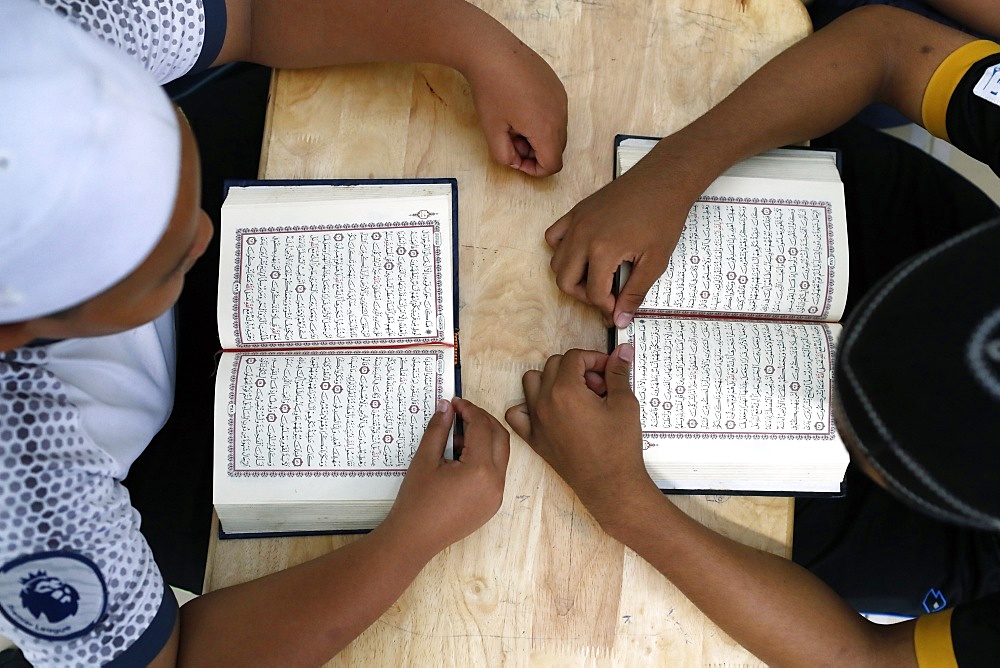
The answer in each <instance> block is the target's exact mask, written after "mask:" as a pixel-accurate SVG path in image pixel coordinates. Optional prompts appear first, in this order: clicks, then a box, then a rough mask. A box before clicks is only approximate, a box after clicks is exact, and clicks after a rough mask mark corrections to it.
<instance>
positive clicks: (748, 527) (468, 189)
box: [206, 0, 810, 667]
mask: <svg viewBox="0 0 1000 668" xmlns="http://www.w3.org/2000/svg"><path fill="white" fill-rule="evenodd" d="M477 4H479V5H480V6H481V7H483V8H484V9H485V10H486V11H488V12H490V13H491V14H492V15H493V16H495V17H496V18H497V19H498V20H500V21H501V22H502V23H503V24H504V25H506V26H507V27H508V28H510V29H511V30H512V31H513V32H514V33H515V34H517V35H518V36H519V37H520V38H521V39H522V40H523V41H524V42H525V43H526V44H528V45H529V46H531V47H532V48H534V49H535V50H536V51H537V52H538V53H540V54H541V55H542V56H543V57H544V58H545V59H546V60H547V61H548V62H549V63H550V64H551V65H552V67H553V69H554V70H555V71H556V73H557V74H558V75H559V76H560V78H561V79H562V81H563V82H564V84H565V86H566V90H567V93H568V95H569V142H568V145H567V147H566V152H565V155H564V160H565V162H564V168H563V170H562V172H560V173H559V174H557V175H556V176H553V177H550V178H546V179H533V178H531V177H528V176H524V175H523V174H520V173H518V172H515V171H513V170H512V169H510V168H508V167H501V166H497V165H494V164H493V163H492V162H491V161H490V160H489V156H488V155H487V149H486V143H485V140H484V139H483V137H482V135H481V133H480V130H479V125H478V121H477V119H476V116H475V112H474V109H473V106H472V101H471V96H470V91H469V86H468V84H467V83H466V81H465V80H464V79H463V78H462V77H461V75H459V74H458V73H456V72H454V71H452V70H449V69H447V68H443V67H439V66H431V65H365V66H346V67H338V68H330V69H317V70H302V71H279V72H277V73H276V74H275V77H274V80H273V83H272V90H271V101H270V109H269V117H268V127H267V130H266V133H265V140H264V151H263V156H262V164H261V176H262V177H263V178H366V177H375V178H392V177H414V176H419V177H433V176H453V177H456V178H457V179H458V183H459V223H460V232H459V246H460V250H459V254H460V257H459V263H460V304H461V312H460V324H461V350H462V383H463V394H464V396H465V397H466V398H468V399H470V400H472V401H474V402H475V403H477V404H479V405H481V406H483V407H484V408H486V409H487V410H489V411H490V412H492V413H493V414H494V415H497V416H502V415H503V413H504V411H505V410H506V409H507V408H508V407H509V406H511V405H514V404H515V403H519V402H520V399H521V385H520V378H521V374H522V373H523V372H524V371H526V370H527V369H530V368H539V367H540V366H541V365H542V363H543V362H544V360H545V358H546V357H547V356H548V355H551V354H553V353H558V352H563V351H565V350H566V349H568V348H573V347H582V348H597V349H604V347H605V345H606V333H605V330H604V329H603V327H602V325H601V322H600V319H599V317H598V316H597V314H596V312H594V311H593V310H591V309H589V308H587V307H584V306H582V305H581V304H578V303H576V302H574V301H573V300H572V299H570V298H568V297H566V296H565V295H562V294H561V293H560V292H559V291H558V289H557V288H556V286H555V283H554V281H553V275H552V273H551V271H550V269H549V258H550V252H549V249H548V247H547V246H546V245H545V242H544V239H543V237H542V234H543V232H544V230H545V228H546V227H548V226H549V225H551V224H552V223H553V222H554V221H555V220H556V219H557V218H559V217H560V216H561V215H562V214H564V213H565V212H566V211H568V210H569V209H570V208H571V207H572V206H573V205H574V204H575V203H576V202H578V201H579V200H580V199H582V198H584V197H586V196H587V195H589V194H590V193H592V192H593V191H594V190H596V189H598V188H599V187H600V186H602V185H603V184H605V183H607V182H608V181H609V180H610V178H611V170H612V149H613V139H614V135H615V134H616V133H631V134H641V135H653V136H662V135H665V134H669V133H670V132H672V131H675V130H677V129H679V128H680V127H682V126H684V125H685V124H687V123H688V122H690V121H691V120H693V119H694V118H696V117H697V116H699V115H700V114H701V113H703V112H704V111H705V110H706V109H708V108H709V107H710V106H712V105H713V104H715V103H716V102H718V101H719V100H720V99H722V98H723V97H724V96H725V95H726V94H727V93H728V92H729V91H730V90H732V89H733V88H734V87H735V86H736V85H738V84H739V83H740V82H741V81H742V80H743V79H745V78H746V77H747V76H749V75H750V73H751V72H753V71H754V70H755V69H756V68H758V67H760V65H762V64H763V63H764V62H766V61H767V60H768V59H769V58H771V57H772V56H774V55H775V54H776V53H778V52H779V51H781V50H783V49H784V48H786V47H787V46H788V45H790V44H791V43H793V42H794V41H796V40H798V39H801V38H802V37H804V36H805V35H806V34H807V33H808V32H809V30H810V25H809V20H808V16H807V15H806V13H805V10H804V8H803V7H802V5H801V3H800V2H799V1H798V0H756V1H755V0H743V1H742V2H740V1H739V0H655V1H650V2H646V1H643V0H618V1H614V2H612V1H610V0H607V1H602V0H593V1H575V2H569V1H566V0H540V1H537V2H535V1H531V0H521V1H513V2H512V1H508V2H501V1H499V0H494V1H489V0H482V1H480V2H478V3H477ZM775 103H776V104H780V100H776V102H775ZM667 178H669V176H667ZM511 449H512V452H511V459H510V467H509V471H508V478H507V490H506V495H505V499H504V504H503V507H502V508H501V509H500V511H499V512H498V513H497V515H496V516H495V517H494V518H493V519H492V520H491V521H490V522H489V523H488V524H486V526H484V527H483V528H482V529H481V530H480V531H478V532H477V533H475V534H473V535H472V536H470V537H469V538H467V539H465V540H464V541H462V542H460V543H458V544H456V545H453V546H452V547H451V548H449V549H447V550H446V551H444V552H443V553H441V554H440V555H438V556H437V557H436V558H435V559H434V560H433V561H432V562H431V563H430V564H429V565H428V566H427V567H426V568H425V569H424V570H423V572H422V573H421V575H420V576H419V578H418V579H417V580H416V581H415V582H414V583H413V585H412V586H411V587H410V588H409V589H408V591H407V592H406V593H405V594H404V595H403V596H402V598H400V599H399V601H398V602H397V603H396V604H395V605H393V606H392V608H391V609H390V610H389V611H388V612H386V613H385V614H384V615H383V616H382V617H381V618H380V619H379V620H378V621H376V622H375V623H374V624H373V625H372V626H371V628H369V629H368V631H366V632H365V633H364V634H362V635H361V636H360V637H359V638H358V639H357V640H356V641H355V642H354V643H352V644H351V645H350V646H349V647H348V648H347V649H346V650H345V651H343V652H342V653H341V654H340V655H339V656H337V657H336V658H335V659H334V660H333V661H331V662H330V664H329V665H331V666H341V665H344V666H346V665H352V666H732V667H736V666H758V665H761V663H760V662H759V661H758V660H757V659H755V658H754V657H753V656H752V655H750V654H749V653H748V652H746V651H745V650H743V649H742V648H741V647H739V646H738V645H736V644H735V643H734V642H733V641H732V640H730V639H729V638H728V637H727V636H726V635H725V634H724V633H723V632H722V631H720V630H719V629H718V628H717V627H716V626H715V625H714V624H712V623H711V622H710V621H708V620H707V619H706V618H705V617H704V616H703V615H702V614H701V613H700V612H699V611H698V610H697V609H696V608H695V607H694V606H692V605H691V604H690V603H689V602H688V601H687V600H686V599H685V598H684V597H683V596H682V595H681V594H680V593H679V592H678V591H677V590H676V589H674V588H673V586H672V585H670V583H668V582H667V581H666V580H665V579H664V578H663V577H662V576H660V575H659V574H658V573H657V572H656V571H655V570H653V569H652V568H650V567H649V565H648V564H646V563H645V562H644V561H643V560H641V559H639V558H638V557H636V556H635V554H634V553H632V552H631V551H630V550H628V549H626V548H624V547H623V546H622V545H621V544H619V543H617V542H616V541H614V540H612V539H610V538H609V537H607V536H606V535H605V534H604V533H603V532H602V531H601V530H600V528H599V527H598V526H597V524H596V523H595V522H594V520H593V519H592V518H591V517H590V515H589V514H588V513H587V511H586V510H585V509H584V508H583V506H582V505H581V504H580V502H579V501H578V500H577V499H576V497H575V496H574V495H573V493H572V492H571V491H570V490H569V488H568V487H567V486H566V485H565V484H564V483H563V482H562V481H561V480H560V479H559V478H558V476H556V475H555V474H554V473H553V472H552V471H551V470H550V469H549V468H548V467H547V466H546V465H545V464H544V462H542V461H541V459H540V458H539V457H537V456H536V455H535V454H534V453H533V452H532V451H531V449H530V448H529V447H528V446H527V445H525V444H524V443H523V442H522V441H521V440H520V439H518V438H517V437H514V436H512V438H511ZM674 500H675V501H676V502H677V503H678V505H680V506H681V507H682V508H683V509H684V510H685V511H686V512H688V513H689V514H691V515H693V516H694V517H695V518H697V519H698V520H699V521H701V522H703V523H705V524H707V525H709V526H711V527H713V528H715V529H716V530H718V531H721V532H722V533H725V534H726V535H729V536H731V537H733V538H735V539H737V540H740V541H742V542H744V543H747V544H749V545H753V546H756V547H759V548H762V549H765V550H770V551H772V552H775V553H779V554H786V555H787V554H788V553H789V552H790V545H791V508H792V504H791V502H790V501H789V500H788V499H780V498H750V497H726V496H717V497H704V496H697V497H695V496H690V497H674ZM442 512H447V509H446V508H445V509H442ZM353 539H354V538H352V537H343V536H325V537H310V538H279V539H253V540H233V541H217V540H215V539H214V538H213V540H212V545H211V548H210V555H209V563H208V570H207V573H206V590H212V589H218V588H221V587H224V586H227V585H230V584H235V583H238V582H243V581H246V580H249V579H252V578H255V577H258V576H261V575H264V574H266V573H270V572H273V571H276V570H278V569H282V568H285V567H288V566H290V565H293V564H296V563H300V562H302V561H305V560H307V559H310V558H313V557H316V556H319V555H321V554H323V553H325V552H328V551H330V550H333V549H336V548H337V547H339V546H341V545H343V544H345V543H347V542H349V541H351V540H353ZM289 596H294V593H293V592H289Z"/></svg>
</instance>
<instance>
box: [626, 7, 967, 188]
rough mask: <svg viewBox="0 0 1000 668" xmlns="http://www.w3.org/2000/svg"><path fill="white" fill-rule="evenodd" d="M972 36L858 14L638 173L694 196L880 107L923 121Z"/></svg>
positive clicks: (767, 69)
mask: <svg viewBox="0 0 1000 668" xmlns="http://www.w3.org/2000/svg"><path fill="white" fill-rule="evenodd" d="M970 40H971V38H970V37H969V36H967V35H964V34H962V33H960V32H957V31H954V30H951V29H950V28H947V27H944V26H941V25H939V24H937V23H934V22H933V21H930V20H927V19H924V18H922V17H920V16H918V15H916V14H913V13H911V12H907V11H903V10H897V9H893V8H887V7H867V8H864V9H861V10H856V11H853V12H850V13H848V14H847V15H845V16H844V17H842V18H840V19H839V20H837V21H835V22H834V23H832V24H830V25H829V26H827V27H826V28H824V29H822V30H820V31H818V32H816V33H815V34H813V35H810V36H809V37H807V38H806V39H804V40H802V41H801V42H799V43H797V44H795V45H794V46H792V47H791V48H789V49H788V50H786V51H784V52H783V53H781V54H779V55H778V56H776V57H775V58H774V59H773V60H771V61H770V62H769V63H767V64H766V65H765V66H764V67H762V68H761V69H760V70H759V71H758V72H756V73H755V74H754V75H753V76H751V77H750V78H749V79H747V81H746V82H744V83H743V84H742V85H741V86H740V87H739V88H737V89H736V90H735V91H734V92H733V93H732V94H731V95H730V96H729V97H727V98H726V99H725V100H723V101H722V102H721V103H720V104H719V105H717V106H716V107H715V108H713V109H712V110H710V111H709V112H707V113H706V114H705V115H704V116H702V117H701V118H699V119H698V120H696V121H695V122H693V123H691V124H690V125H689V126H687V127H686V128H684V129H682V130H681V131H679V132H677V133H676V134H674V135H672V136H670V137H668V138H666V139H665V140H663V141H661V142H660V143H659V145H658V146H657V147H656V148H655V149H653V151H652V152H651V153H650V154H649V156H647V157H646V158H645V159H644V160H643V161H642V162H640V164H639V165H637V167H640V166H643V162H645V163H647V164H646V165H645V166H644V168H645V171H646V172H659V173H661V174H662V173H664V172H665V173H668V174H671V175H672V178H673V177H674V176H676V178H677V179H678V183H675V184H674V187H675V188H677V187H680V188H684V189H685V190H686V191H687V192H688V194H689V196H690V197H691V198H694V197H697V196H698V195H699V194H701V192H703V191H704V189H705V188H706V187H707V186H708V184H710V183H711V182H712V181H713V180H714V179H715V178H716V177H717V176H718V175H719V174H720V173H721V172H722V171H724V170H725V169H726V168H728V167H729V166H730V165H732V164H734V163H736V162H738V161H739V160H742V159H744V158H746V157H748V156H751V155H755V154H757V153H760V152H761V151H764V150H767V149H770V148H774V147H776V146H782V145H786V144H794V143H798V142H802V141H805V140H808V139H812V138H814V137H817V136H820V135H822V134H824V133H826V132H829V131H830V130H833V129H835V128H837V127H839V126H840V125H842V124H843V123H844V122H846V121H847V120H848V119H850V118H851V117H852V116H854V115H855V114H856V113H857V112H858V111H860V110H861V109H862V108H864V107H865V106H867V105H868V104H870V103H872V102H883V103H886V104H889V105H890V106H893V107H895V108H896V109H898V110H900V111H901V112H902V113H904V114H905V115H906V116H907V117H909V118H911V119H912V120H914V121H916V122H920V106H921V101H922V98H923V92H924V89H925V87H926V85H927V82H928V80H929V79H930V77H931V75H932V74H933V72H934V70H935V69H936V68H937V66H938V65H939V64H940V63H941V61H942V60H943V59H944V58H945V57H946V56H947V55H948V54H950V53H951V52H952V51H954V50H955V49H956V48H958V47H959V46H961V45H962V44H964V43H966V42H968V41H970ZM637 175H638V173H637Z"/></svg>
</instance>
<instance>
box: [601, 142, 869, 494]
mask: <svg viewBox="0 0 1000 668" xmlns="http://www.w3.org/2000/svg"><path fill="white" fill-rule="evenodd" d="M654 144H655V140H651V139H647V138H637V137H619V138H618V140H617V142H616V148H617V150H616V161H615V163H616V176H617V175H620V174H621V173H624V172H625V171H626V170H627V169H628V168H629V167H631V166H632V165H633V164H635V162H636V161H638V160H639V159H640V158H641V157H642V156H643V155H645V153H646V152H647V151H648V150H649V149H650V148H652V146H653V145H654ZM847 267H848V248H847V227H846V219H845V215H844V192H843V184H842V183H841V180H840V175H839V171H838V168H837V154H836V153H835V152H827V151H814V150H806V149H778V150H776V151H771V152H768V153H765V154H762V155H760V156H756V157H754V158H750V159H749V160H746V161H744V162H742V163H740V164H737V165H735V166H734V167H732V168H731V169H729V170H728V171H727V172H726V173H725V174H723V175H722V176H721V177H719V178H718V179H717V180H716V181H715V182H714V183H713V184H712V185H711V186H710V187H709V189H708V190H707V191H706V192H705V193H704V194H703V195H702V196H701V197H700V198H699V199H698V200H697V202H695V204H694V206H693V207H692V208H691V210H690V212H689V213H688V216H687V220H686V222H685V227H684V231H683V232H682V234H681V237H680V240H679V241H678V243H677V246H676V249H675V250H674V253H673V255H672V256H671V258H670V263H669V265H668V267H667V269H666V271H665V272H664V274H663V275H662V276H661V277H660V278H659V279H658V280H657V281H656V283H655V284H654V285H653V286H652V288H651V289H650V290H649V292H648V293H647V296H646V299H645V301H644V302H643V304H642V308H641V309H639V310H638V311H637V312H636V314H635V318H634V320H633V322H632V323H631V324H630V325H629V327H628V328H627V329H623V330H612V332H611V341H610V343H611V345H617V344H619V343H622V342H626V341H628V342H631V343H632V344H633V345H634V346H635V351H636V357H635V363H634V365H633V372H632V388H633V390H634V391H635V394H636V396H637V398H638V400H639V405H640V414H641V422H642V429H643V448H644V458H645V462H646V468H647V470H648V471H649V472H650V475H651V477H652V478H653V479H654V480H655V481H656V482H657V484H658V485H659V486H660V487H661V488H662V489H665V490H686V491H714V490H718V491H727V492H742V493H751V492H756V493H770V494H782V493H789V494H798V493H814V494H829V493H838V492H840V491H841V486H842V481H843V479H844V472H845V470H846V467H847V463H848V459H849V458H848V454H847V452H846V450H845V448H844V445H843V443H842V441H841V439H840V437H839V436H838V433H837V428H836V422H835V419H834V415H833V392H832V380H833V361H834V352H835V346H836V340H837V335H838V333H839V332H840V326H839V325H837V324H835V323H836V321H838V320H839V319H840V317H841V315H842V313H843V310H844V305H845V302H846V299H847V281H848V271H847ZM627 277H628V267H627V266H625V267H623V268H622V271H621V272H620V275H619V277H618V278H617V280H616V282H617V285H618V287H619V288H620V286H621V285H622V284H623V283H624V281H625V280H627Z"/></svg>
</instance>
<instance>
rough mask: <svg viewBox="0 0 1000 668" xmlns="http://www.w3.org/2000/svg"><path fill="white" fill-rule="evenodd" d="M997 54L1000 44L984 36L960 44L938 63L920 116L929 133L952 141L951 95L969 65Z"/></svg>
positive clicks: (925, 93) (927, 89) (925, 91)
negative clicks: (949, 129) (949, 112)
mask: <svg viewBox="0 0 1000 668" xmlns="http://www.w3.org/2000/svg"><path fill="white" fill-rule="evenodd" d="M994 53H1000V44H997V43H995V42H991V41H989V40H985V39H980V40H976V41H975V42H969V43H968V44H963V45H962V46H960V47H958V48H957V49H955V50H954V51H953V52H952V53H951V54H950V55H949V56H948V57H947V58H945V59H944V61H943V62H942V63H941V64H940V65H938V68H937V69H936V70H934V74H932V75H931V79H930V81H928V82H927V88H926V89H924V99H923V102H922V104H921V109H920V116H921V118H922V119H923V122H924V127H925V128H927V131H928V132H930V133H931V134H932V135H934V136H935V137H940V138H941V139H944V140H945V141H950V140H949V139H948V127H947V120H948V103H949V102H951V96H952V94H953V93H954V92H955V88H956V87H957V86H958V84H959V82H960V81H961V80H962V77H964V76H965V73H966V72H968V71H969V68H970V67H972V66H973V65H974V64H975V63H976V62H978V61H980V60H982V59H983V58H985V57H986V56H990V55H992V54H994Z"/></svg>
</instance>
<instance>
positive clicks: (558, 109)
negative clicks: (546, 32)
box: [462, 24, 566, 176]
mask: <svg viewBox="0 0 1000 668" xmlns="http://www.w3.org/2000/svg"><path fill="white" fill-rule="evenodd" d="M496 26H497V27H498V28H499V29H500V30H502V34H498V35H496V36H493V37H490V36H483V37H485V39H484V41H480V42H479V43H478V44H476V45H475V46H474V48H475V53H476V56H475V57H474V58H473V59H471V61H470V63H469V64H468V65H467V66H466V67H464V68H462V73H463V74H464V75H465V78H466V79H468V81H469V83H470V84H471V85H472V99H473V101H474V102H475V105H476V113H478V114H479V123H480V125H482V128H483V134H485V135H486V143H487V144H488V145H489V149H490V156H491V157H492V158H493V159H494V160H495V161H496V162H497V163H499V164H501V165H510V166H511V167H514V168H515V169H519V170H521V171H522V172H524V173H525V174H529V175H531V176H549V175H550V174H555V173H556V172H558V171H559V170H560V169H562V153H563V149H564V148H566V90H565V89H564V88H563V85H562V82H561V81H559V77H558V76H556V73H555V72H553V71H552V68H551V67H549V65H548V63H546V62H545V61H544V60H542V58H541V56H539V55H538V54H537V53H535V52H534V51H532V50H531V49H529V48H528V47H527V46H525V45H524V43H523V42H521V41H520V40H518V39H517V38H516V37H515V36H514V35H513V34H511V33H510V32H508V31H507V30H506V29H504V28H503V27H502V26H500V25H499V24H496Z"/></svg>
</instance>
